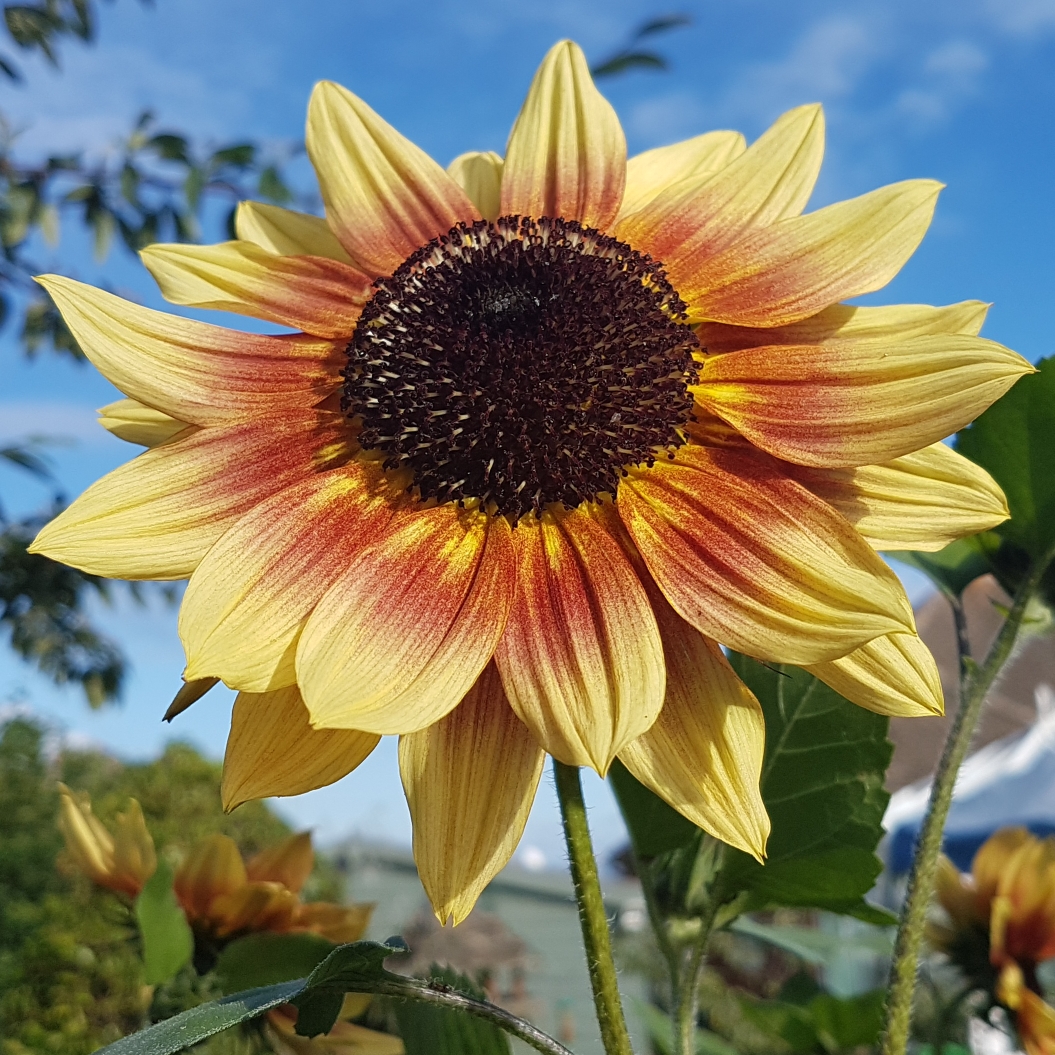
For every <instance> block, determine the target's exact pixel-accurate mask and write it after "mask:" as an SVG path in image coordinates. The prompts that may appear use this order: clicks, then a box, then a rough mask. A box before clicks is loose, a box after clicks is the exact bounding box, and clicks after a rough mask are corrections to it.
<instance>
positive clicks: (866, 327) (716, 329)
mask: <svg viewBox="0 0 1055 1055" xmlns="http://www.w3.org/2000/svg"><path fill="white" fill-rule="evenodd" d="M988 311H989V305H988V304H984V303H983V302H982V301H980V300H965V301H961V302H960V303H959V304H947V305H945V306H944V307H940V308H935V307H931V305H929V304H888V305H882V306H880V307H874V308H872V307H856V306H854V305H851V304H833V305H832V306H831V307H830V308H825V309H824V311H819V312H817V314H816V315H810V316H809V317H808V318H805V319H801V320H800V321H799V322H792V323H789V324H788V325H787V326H771V327H767V328H766V329H759V328H758V327H756V326H727V325H726V324H725V323H722V322H703V323H701V324H700V326H699V328H698V329H697V331H696V333H697V336H698V337H699V339H700V344H701V346H702V347H703V348H704V349H705V350H706V351H707V352H708V353H709V354H721V353H723V352H735V351H737V350H738V349H740V348H756V347H759V346H762V345H776V344H821V343H823V342H825V341H843V340H873V339H881V338H884V337H897V338H899V339H901V340H904V339H907V338H910V337H931V336H934V335H935V334H952V333H959V334H965V335H967V336H969V337H977V336H978V333H979V331H980V330H981V328H982V323H984V322H985V316H986V314H987V313H988Z"/></svg>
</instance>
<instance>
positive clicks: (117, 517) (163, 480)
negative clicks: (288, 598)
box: [30, 413, 347, 579]
mask: <svg viewBox="0 0 1055 1055" xmlns="http://www.w3.org/2000/svg"><path fill="white" fill-rule="evenodd" d="M345 435H346V425H345V424H344V422H343V421H342V420H341V418H340V417H338V416H336V415H326V414H320V415H316V414H314V413H307V414H305V413H298V414H296V415H294V414H290V415H288V416H287V417H285V418H282V419H279V420H277V421H265V422H261V423H259V424H254V425H252V426H250V425H243V426H235V427H232V428H213V429H202V430H200V431H198V432H195V433H194V434H193V435H190V436H188V437H186V438H181V439H180V440H178V441H176V442H173V443H167V444H165V445H164V446H162V447H155V448H154V449H153V450H151V451H146V452H145V453H144V454H141V455H139V457H138V458H135V459H133V460H132V461H131V462H129V463H128V464H127V465H122V466H121V467H120V468H119V469H115V470H114V471H113V472H112V473H109V474H108V475H106V476H104V477H103V478H102V479H101V480H98V481H97V482H96V483H94V484H92V486H91V487H89V488H88V490H87V491H85V492H84V494H82V495H81V496H80V497H79V498H78V499H77V500H76V501H75V502H73V503H72V504H71V505H70V506H68V507H67V508H66V509H64V510H63V511H62V513H60V514H59V515H58V516H57V517H56V518H55V519H54V520H52V521H51V523H50V524H47V525H46V526H45V527H44V528H43V529H41V531H40V533H39V534H38V535H37V537H36V539H34V541H33V544H32V546H31V547H30V552H32V553H44V554H46V555H47V556H49V557H51V558H52V559H53V560H58V561H62V562H63V563H64V564H70V565H72V566H73V567H75V568H80V569H81V570H82V571H87V572H91V573H92V574H95V575H105V576H107V577H109V578H117V579H186V578H187V577H188V576H189V575H190V574H191V572H193V571H194V569H195V568H196V567H197V566H198V564H199V563H200V562H201V559H202V557H204V556H205V554H206V553H207V552H208V550H209V548H210V547H211V546H212V545H213V544H214V543H215V542H216V540H217V539H218V538H219V537H220V536H221V535H222V534H223V533H224V532H225V531H226V530H227V529H228V528H229V527H231V526H232V525H233V524H234V523H235V521H237V520H238V518H239V517H241V516H243V515H245V514H246V513H247V512H249V510H251V509H252V508H253V507H254V506H256V505H257V504H258V503H260V502H262V501H263V500H264V499H266V498H269V497H270V496H271V495H272V494H274V493H276V492H277V491H281V490H282V489H283V488H284V487H288V486H290V485H292V484H294V483H298V482H300V481H301V480H303V479H304V478H305V477H308V476H310V475H311V474H312V473H313V472H315V471H317V470H322V469H325V468H326V467H327V464H328V463H329V464H332V461H333V460H334V459H335V458H337V457H341V456H344V457H346V456H347V453H346V451H344V449H343V447H342V442H343V440H344V437H345Z"/></svg>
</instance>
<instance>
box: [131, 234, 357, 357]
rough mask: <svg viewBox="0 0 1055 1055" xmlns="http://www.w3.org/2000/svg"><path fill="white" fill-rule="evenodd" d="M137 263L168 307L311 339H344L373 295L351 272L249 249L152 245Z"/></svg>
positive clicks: (332, 263) (318, 260) (323, 261)
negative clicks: (222, 315)
mask: <svg viewBox="0 0 1055 1055" xmlns="http://www.w3.org/2000/svg"><path fill="white" fill-rule="evenodd" d="M139 255H140V257H141V258H142V260H143V263H144V265H145V266H146V269H147V270H148V271H149V272H150V273H151V275H153V276H154V280H155V281H156V282H157V284H158V287H159V288H160V289H161V293H162V295H163V296H164V298H165V299H166V300H167V301H169V302H171V303H172V304H183V305H186V306H187V307H191V308H213V309H214V310H216V311H231V312H234V313H235V314H238V315H251V316H253V317H254V318H257V319H266V320H267V321H268V322H277V323H279V324H280V325H282V326H290V327H292V328H293V329H294V330H303V331H304V332H305V333H311V334H314V335H315V336H316V337H344V338H348V337H350V336H351V334H352V331H353V330H354V329H355V322H356V319H358V318H359V312H360V310H361V309H362V306H363V305H364V304H365V303H366V302H367V300H368V299H369V298H370V294H371V292H372V291H371V289H370V279H369V278H367V277H366V275H364V274H363V273H362V272H361V271H357V270H356V269H355V268H354V267H352V266H351V265H350V264H343V263H341V262H340V261H339V260H329V259H327V258H326V257H321V256H276V255H275V254H274V253H269V252H267V251H266V250H264V249H261V248H259V247H258V246H255V245H253V243H252V242H222V243H220V244H219V245H151V246H148V247H147V248H146V249H144V250H142V252H141V253H140V254H139Z"/></svg>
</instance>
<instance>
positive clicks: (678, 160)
mask: <svg viewBox="0 0 1055 1055" xmlns="http://www.w3.org/2000/svg"><path fill="white" fill-rule="evenodd" d="M746 149H747V143H746V142H745V141H744V137H743V136H742V135H741V134H740V133H739V132H705V133H704V134H703V135H702V136H695V137H693V138H692V139H685V140H683V141H682V142H680V143H672V144H671V145H670V146H666V147H656V148H655V149H654V150H646V151H645V152H644V153H643V154H637V155H636V156H635V157H632V158H630V160H629V161H627V163H626V190H625V191H623V204H622V207H621V208H620V210H619V216H620V217H621V218H622V217H624V216H629V215H630V214H631V213H634V212H637V210H638V209H640V208H642V207H643V206H645V205H647V204H648V203H649V202H650V201H652V200H653V198H655V197H656V196H657V195H658V194H661V193H662V192H663V191H665V190H666V189H667V188H668V187H672V186H674V184H676V183H679V182H680V181H681V180H685V179H691V180H693V181H694V185H695V186H699V184H700V183H702V182H703V181H704V180H705V179H707V178H708V177H709V176H712V175H714V173H715V172H717V171H718V170H719V169H722V168H725V166H726V165H728V164H729V162H730V161H734V160H735V159H736V158H738V157H739V156H740V155H741V154H742V153H743V152H744V151H745V150H746Z"/></svg>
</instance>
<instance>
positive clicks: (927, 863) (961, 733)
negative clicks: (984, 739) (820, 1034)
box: [881, 547, 1055, 1055]
mask: <svg viewBox="0 0 1055 1055" xmlns="http://www.w3.org/2000/svg"><path fill="white" fill-rule="evenodd" d="M1053 557H1055V547H1052V549H1051V550H1049V551H1048V553H1046V554H1045V555H1044V557H1043V558H1042V559H1041V560H1039V561H1037V563H1036V564H1035V565H1034V567H1033V570H1032V571H1031V572H1030V575H1029V577H1028V578H1027V579H1025V580H1024V581H1023V582H1022V584H1021V586H1020V587H1019V589H1018V591H1017V593H1016V594H1015V599H1014V602H1013V603H1012V605H1011V609H1010V611H1009V612H1008V614H1007V618H1006V619H1005V620H1004V625H1003V626H1002V627H1001V628H1000V633H999V634H997V637H996V640H995V641H994V642H993V644H992V647H991V648H990V649H989V654H988V655H987V656H986V657H985V662H984V663H983V664H982V665H981V666H980V667H978V666H976V665H975V664H974V663H973V662H972V661H971V659H970V656H969V654H965V649H967V648H969V645H968V643H967V634H966V625H965V623H964V621H963V618H962V608H960V607H959V606H958V605H954V607H953V612H954V615H955V616H956V626H957V641H958V647H959V651H960V709H959V711H958V712H957V714H956V718H955V720H954V721H953V724H952V728H951V729H950V730H949V737H948V739H947V740H946V741H945V750H944V751H943V752H942V756H941V761H940V762H939V763H938V770H937V772H936V773H935V775H934V783H933V785H932V787H931V793H930V803H929V804H928V806H927V814H926V816H925V817H924V819H923V826H922V827H921V828H920V834H919V841H918V844H917V847H916V856H915V859H914V861H913V863H912V872H911V874H910V875H909V882H908V891H907V893H906V895H905V904H904V907H903V908H902V910H901V922H900V924H899V926H898V933H897V941H896V943H895V945H894V962H893V964H892V965H891V968H890V991H889V993H888V995H887V1005H886V1032H885V1034H884V1036H883V1046H882V1049H881V1052H882V1055H904V1052H905V1049H906V1047H907V1046H908V1039H909V1029H910V1026H911V1018H912V998H913V996H914V995H915V991H916V973H917V969H918V966H919V957H920V950H921V948H922V945H923V931H924V926H925V924H926V918H927V908H928V906H929V905H930V899H931V895H932V894H933V892H934V877H935V874H936V873H937V869H938V858H939V856H940V854H941V844H942V833H943V832H944V830H945V820H946V818H947V817H948V815H949V807H950V806H951V805H952V793H953V789H954V787H955V786H956V775H957V773H958V772H959V769H960V765H961V763H962V762H963V760H964V757H965V756H966V754H967V749H968V747H969V746H970V744H971V738H972V737H973V736H974V730H975V726H976V725H977V724H978V717H979V715H980V714H981V712H982V705H983V704H984V703H985V699H986V696H987V695H988V693H989V690H990V688H991V687H992V685H993V682H994V681H995V680H996V678H997V675H998V674H999V673H1000V671H1001V669H1002V668H1003V666H1004V664H1005V663H1006V662H1007V661H1008V659H1009V658H1010V657H1011V653H1012V652H1013V651H1014V647H1015V641H1016V639H1017V638H1018V633H1019V630H1020V629H1021V627H1022V620H1023V619H1024V618H1025V615H1026V608H1027V606H1028V605H1029V602H1030V600H1031V599H1032V597H1033V595H1034V593H1035V592H1036V590H1037V587H1038V586H1039V585H1040V581H1041V579H1042V578H1043V577H1044V573H1045V571H1047V568H1048V565H1049V564H1050V563H1051V561H1052V559H1053Z"/></svg>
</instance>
